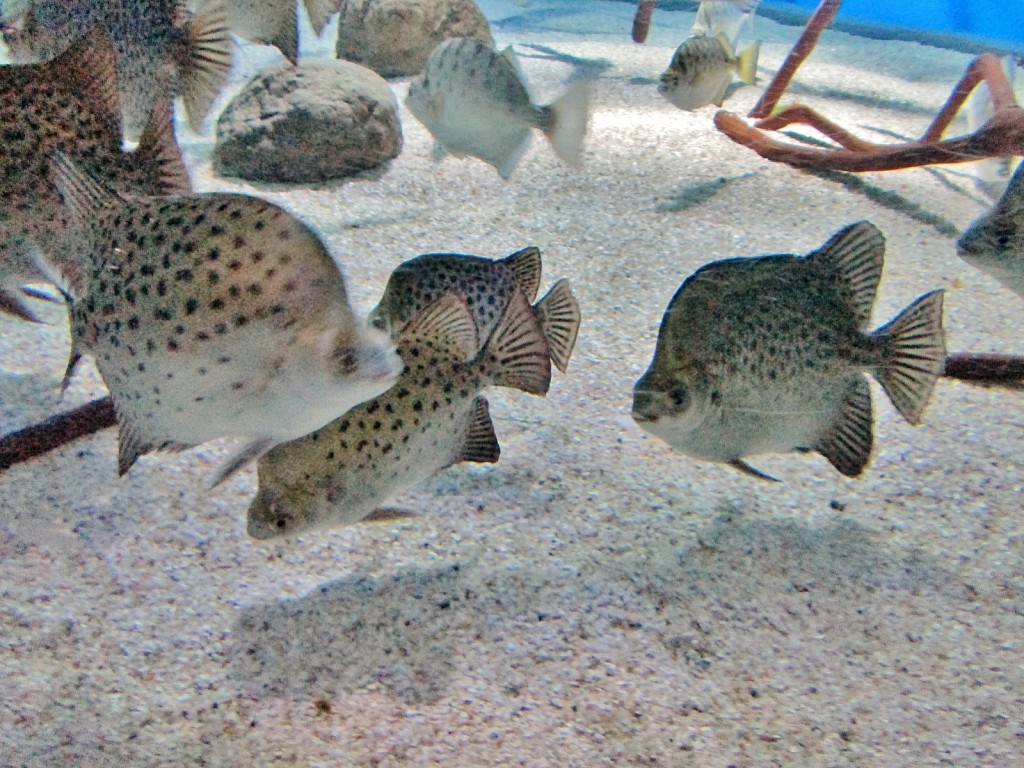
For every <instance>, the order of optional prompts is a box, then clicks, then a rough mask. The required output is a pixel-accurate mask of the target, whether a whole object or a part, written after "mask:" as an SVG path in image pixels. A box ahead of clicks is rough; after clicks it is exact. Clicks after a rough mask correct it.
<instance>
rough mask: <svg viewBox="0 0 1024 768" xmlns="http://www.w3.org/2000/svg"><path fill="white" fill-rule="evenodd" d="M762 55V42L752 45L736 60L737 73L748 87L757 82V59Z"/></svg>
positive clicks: (758, 41)
mask: <svg viewBox="0 0 1024 768" xmlns="http://www.w3.org/2000/svg"><path fill="white" fill-rule="evenodd" d="M760 54H761V41H760V40H757V41H756V42H753V43H751V44H750V45H749V46H748V47H747V49H746V50H744V51H743V53H741V54H740V55H739V58H738V59H737V60H736V71H737V73H738V74H739V77H740V80H742V81H743V82H744V83H746V84H747V85H753V84H754V83H755V82H757V57H758V56H760Z"/></svg>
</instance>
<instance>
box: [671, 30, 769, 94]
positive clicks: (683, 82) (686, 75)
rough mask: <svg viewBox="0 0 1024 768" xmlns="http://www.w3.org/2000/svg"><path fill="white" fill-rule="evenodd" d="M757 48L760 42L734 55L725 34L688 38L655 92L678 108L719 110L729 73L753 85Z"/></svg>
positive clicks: (727, 87)
mask: <svg viewBox="0 0 1024 768" xmlns="http://www.w3.org/2000/svg"><path fill="white" fill-rule="evenodd" d="M760 49H761V43H760V42H756V43H753V44H752V45H751V46H750V47H749V48H747V49H746V50H745V51H743V53H741V54H740V55H739V56H736V55H735V54H734V53H733V49H732V43H731V42H729V40H728V39H727V37H726V36H725V34H722V33H720V34H719V35H718V36H716V37H712V36H710V35H694V36H692V37H688V38H686V40H684V41H683V43H682V45H680V46H679V47H678V48H677V49H676V52H675V53H674V54H672V61H671V63H670V64H669V67H668V69H666V70H665V72H664V73H663V74H662V75H661V82H660V83H659V85H658V93H660V94H661V95H662V96H664V97H665V98H666V99H667V100H668V101H670V102H671V103H673V104H675V105H676V106H677V107H679V108H680V109H685V110H694V109H700V108H701V107H704V106H707V105H708V104H715V105H716V106H719V107H720V106H722V102H724V101H725V97H726V94H727V92H728V89H729V84H730V83H731V82H732V78H733V73H736V74H738V75H739V78H740V79H741V80H742V81H743V82H745V83H747V84H748V85H753V84H754V82H755V80H756V77H757V56H758V52H759V51H760Z"/></svg>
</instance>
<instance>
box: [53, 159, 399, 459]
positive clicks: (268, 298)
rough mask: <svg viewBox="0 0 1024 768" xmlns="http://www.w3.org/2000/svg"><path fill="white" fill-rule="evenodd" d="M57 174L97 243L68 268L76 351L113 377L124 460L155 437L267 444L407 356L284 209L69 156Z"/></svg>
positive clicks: (306, 426)
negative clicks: (365, 315) (117, 191)
mask: <svg viewBox="0 0 1024 768" xmlns="http://www.w3.org/2000/svg"><path fill="white" fill-rule="evenodd" d="M55 177H56V180H57V182H58V185H59V186H60V188H61V190H62V192H63V193H64V196H65V198H66V199H68V200H69V201H70V205H71V208H72V209H73V213H74V215H75V217H76V220H77V221H78V222H80V225H81V227H82V232H81V236H80V239H79V241H78V242H79V243H80V244H81V247H80V248H78V249H71V250H73V251H74V252H75V253H79V252H81V253H82V254H84V255H83V256H82V257H81V258H78V259H76V260H73V261H69V260H66V261H65V262H63V263H62V264H61V265H60V266H59V267H58V268H59V270H60V271H61V272H62V274H63V276H64V278H65V280H66V283H67V290H68V293H69V301H70V304H71V329H72V339H73V345H74V350H73V351H74V354H75V357H76V358H77V357H78V356H79V355H80V354H82V353H89V354H91V355H92V356H93V357H94V358H95V360H96V363H97V366H98V367H99V370H100V373H101V374H102V375H103V379H104V381H105V382H106V384H107V386H108V388H109V389H110V392H111V396H112V398H113V400H114V403H115V406H116V408H117V411H118V417H119V422H120V427H121V446H120V451H121V455H120V461H119V467H120V470H121V472H124V471H127V469H128V468H129V467H130V466H131V464H132V463H133V462H134V461H135V459H136V457H137V456H138V455H139V454H141V453H144V452H146V451H148V450H152V449H155V448H171V447H176V446H190V445H194V444H197V443H201V442H203V441H206V440H209V439H212V438H215V437H219V436H224V435H237V436H243V437H246V438H248V439H249V440H250V441H252V444H251V446H250V447H249V449H248V450H247V451H243V454H242V456H243V459H248V458H252V457H253V456H254V455H258V453H259V452H260V451H262V450H263V449H265V448H266V447H268V446H269V445H272V444H275V443H277V442H281V441H283V440H288V439H292V438H295V437H298V436H299V435H302V434H305V433H307V432H310V431H312V430H313V429H316V428H317V427H320V426H322V425H324V424H326V423H327V422H328V421H330V420H331V419H333V418H335V417H336V416H338V415H340V414H342V413H344V412H345V411H347V410H348V409H349V408H351V407H352V406H354V405H356V404H357V403H359V402H362V401H364V400H366V399H368V398H370V397H373V396H375V395H378V394H380V393H381V392H383V391H384V390H385V389H386V388H387V387H388V386H390V385H391V384H392V383H393V382H394V380H395V378H396V376H397V374H398V372H399V371H400V370H401V364H400V361H398V359H397V358H396V357H395V355H394V348H393V345H392V344H391V343H390V342H389V341H387V340H386V338H385V337H384V335H383V334H380V333H379V332H370V331H368V330H367V329H366V328H365V327H364V325H363V324H362V323H361V322H359V321H357V319H356V318H355V316H354V315H353V313H352V310H351V309H350V307H349V305H348V301H347V296H346V292H345V285H344V281H343V279H342V276H341V274H340V273H339V272H338V269H337V267H336V266H335V264H334V262H333V260H332V259H331V257H330V255H329V254H328V253H327V251H326V249H325V248H324V246H323V244H322V243H321V242H320V240H319V239H318V238H317V236H316V235H315V234H314V233H313V232H312V231H311V230H309V229H308V228H307V227H306V226H305V225H303V224H302V223H301V222H299V221H298V220H296V219H295V218H294V217H292V216H291V215H289V214H288V213H287V212H285V211H284V210H283V209H281V208H279V207H277V206H275V205H272V204H271V203H268V202H265V201H263V200H260V199H258V198H253V197H247V196H243V195H231V194H220V193H216V194H215V193H211V194H203V195H189V196H179V197H172V198H138V199H130V200H126V199H122V198H119V197H117V196H116V195H112V194H110V193H108V192H106V191H105V190H102V189H101V188H99V187H98V185H96V184H95V183H93V182H92V180H90V179H88V178H86V177H84V176H82V175H81V174H79V173H77V171H76V169H75V168H74V167H72V166H69V165H68V164H67V163H66V162H61V163H59V164H58V165H57V167H56V169H55ZM240 463H243V462H238V465H240ZM235 468H237V466H232V467H231V470H233V469H235Z"/></svg>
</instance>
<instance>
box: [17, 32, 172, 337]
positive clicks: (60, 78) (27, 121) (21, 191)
mask: <svg viewBox="0 0 1024 768" xmlns="http://www.w3.org/2000/svg"><path fill="white" fill-rule="evenodd" d="M155 107H156V108H155V109H154V112H153V114H152V115H151V116H150V121H149V124H148V126H147V128H146V130H145V131H143V135H142V140H141V142H140V144H139V146H138V148H137V149H136V150H135V151H134V152H131V153H126V152H123V151H122V148H121V146H122V142H121V121H120V108H119V106H118V93H117V73H116V69H115V64H114V49H113V47H112V46H111V43H110V40H109V38H107V36H106V35H105V34H104V33H103V32H101V31H99V30H96V29H94V30H93V31H91V32H90V33H88V34H87V35H86V36H85V37H83V38H82V39H81V40H79V41H78V42H76V43H75V44H74V45H72V46H71V48H69V49H68V50H67V51H66V52H65V53H63V54H61V55H60V56H58V57H57V58H56V59H53V60H52V61H48V62H45V63H43V64H23V65H17V64H12V65H8V66H4V67H0V133H2V135H3V141H2V142H0V170H2V173H0V311H3V312H6V313H8V314H11V315H14V316H16V317H20V318H22V319H25V320H30V321H36V322H37V321H38V317H37V316H36V315H35V313H34V312H33V311H32V309H31V308H30V306H29V305H28V304H27V303H26V302H25V301H24V294H27V295H30V296H34V297H36V298H46V294H42V293H40V292H39V291H37V290H35V289H27V288H26V287H25V285H26V283H33V282H39V281H43V280H45V279H46V276H45V275H44V274H43V272H42V271H41V270H40V269H39V267H38V266H37V255H38V250H39V249H42V250H44V251H49V252H51V253H56V252H58V251H60V250H62V249H64V248H65V247H66V246H65V243H64V242H63V239H62V237H61V233H62V232H63V230H64V227H65V226H66V224H67V222H65V221H62V220H61V211H62V209H63V204H62V202H61V199H60V194H59V193H58V191H57V188H56V187H55V186H54V185H53V184H52V183H51V182H50V180H49V177H48V168H49V162H50V158H51V157H52V155H53V153H54V152H56V151H60V152H63V153H64V154H65V156H67V157H68V158H70V159H71V160H73V161H75V162H78V163H80V164H81V165H82V168H83V169H84V170H85V171H86V172H87V173H90V174H91V175H93V176H95V177H96V178H98V179H101V180H103V181H104V182H105V183H108V184H109V185H110V186H111V187H112V188H114V189H117V190H120V191H123V192H130V193H136V194H149V195H161V194H178V193H187V192H190V191H191V186H190V184H189V176H188V171H187V170H186V169H185V165H184V161H183V160H182V157H181V153H180V151H179V150H178V146H177V143H176V142H175V138H174V127H173V120H172V116H171V113H170V104H169V103H168V102H167V100H166V99H164V100H162V101H161V102H160V103H158V104H156V105H155Z"/></svg>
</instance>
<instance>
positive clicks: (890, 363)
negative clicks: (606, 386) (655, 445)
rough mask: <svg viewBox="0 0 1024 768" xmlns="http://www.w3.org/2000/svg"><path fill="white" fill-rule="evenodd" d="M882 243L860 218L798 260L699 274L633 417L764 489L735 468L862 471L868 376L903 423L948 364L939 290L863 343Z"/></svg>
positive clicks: (666, 326)
mask: <svg viewBox="0 0 1024 768" xmlns="http://www.w3.org/2000/svg"><path fill="white" fill-rule="evenodd" d="M884 251H885V241H884V239H883V238H882V234H881V232H879V231H878V230H877V229H876V228H875V227H874V225H872V224H871V223H870V222H866V221H862V222H859V223H857V224H853V225H850V226H848V227H846V228H845V229H843V230H841V231H840V232H838V233H837V234H836V235H834V236H833V237H832V238H831V239H830V240H829V241H828V242H827V243H825V245H824V246H822V248H820V249H819V250H817V251H814V252H813V253H811V254H809V255H808V256H806V257H801V256H793V255H774V256H759V257H754V258H736V259H726V260H723V261H718V262H714V263H712V264H708V265H707V266H704V267H702V268H701V269H699V270H697V272H695V273H694V274H693V275H691V276H690V277H689V278H687V280H686V281H685V282H684V283H683V284H682V286H681V287H680V288H679V290H678V291H677V292H676V295H675V296H674V297H673V298H672V301H671V303H670V304H669V306H668V309H667V311H666V312H665V317H664V319H663V320H662V323H661V330H660V332H659V333H658V345H657V349H656V351H655V353H654V361H653V362H652V363H651V367H650V368H649V369H648V371H647V373H645V374H644V376H643V377H642V378H641V379H640V380H639V381H638V382H637V383H636V387H635V389H634V394H633V418H634V419H635V420H636V422H637V423H638V424H639V425H640V427H641V428H643V429H644V430H646V431H647V432H650V433H651V434H653V435H655V436H657V437H660V438H661V439H662V440H665V441H666V442H667V443H669V444H670V445H672V446H673V447H674V448H676V449H678V450H680V451H682V452H683V453H685V454H687V455H688V456H692V457H694V458H697V459H705V460H709V461H720V462H725V463H728V464H731V465H733V466H734V467H736V468H738V469H741V470H743V471H745V472H747V473H749V474H753V475H755V476H757V477H762V478H766V479H772V478H769V477H768V476H767V475H764V474H762V473H761V472H759V471H758V470H756V469H753V468H752V467H751V466H750V465H748V464H747V463H746V462H745V461H744V457H746V456H749V455H753V454H759V453H768V452H779V451H792V450H805V451H817V452H818V453H821V454H822V455H824V456H825V458H827V459H828V460H829V461H830V462H831V463H832V465H833V466H834V467H835V468H836V469H837V470H839V471H840V472H841V473H842V474H844V475H847V476H850V477H853V476H856V475H858V474H860V473H861V471H863V469H864V467H865V466H866V465H867V463H868V460H869V458H870V454H871V445H872V422H873V419H872V412H871V392H870V390H869V389H868V382H867V379H865V377H864V375H863V374H864V373H865V372H868V373H871V374H872V375H873V376H875V377H876V378H877V379H878V381H879V383H881V385H882V387H883V388H884V389H885V391H886V393H887V394H888V395H889V398H890V399H891V400H892V402H893V404H894V405H895V406H896V409H897V410H898V411H899V412H900V414H901V415H902V416H903V417H904V418H905V419H906V420H907V421H909V422H910V423H912V424H917V423H918V422H919V421H920V419H921V413H922V412H923V410H924V408H925V405H926V403H927V402H928V398H929V396H930V395H931V392H932V388H933V387H934V385H935V381H936V379H937V378H938V377H939V375H940V374H941V373H942V370H943V368H944V366H945V357H946V353H945V345H944V340H943V333H942V296H943V294H942V291H934V292H932V293H928V294H926V295H924V296H922V297H921V298H919V299H918V300H917V301H915V302H914V303H913V304H911V305H910V307H908V308H907V309H906V310H904V311H903V313H901V314H900V315H899V316H898V317H897V318H896V319H895V320H893V321H892V322H890V323H889V324H887V325H885V326H884V327H882V328H880V329H878V330H877V331H874V332H872V333H867V332H865V331H866V327H867V325H868V323H869V322H870V318H871V309H872V306H873V305H874V301H875V293H876V291H877V288H878V283H879V280H880V279H881V275H882V262H883V254H884Z"/></svg>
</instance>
